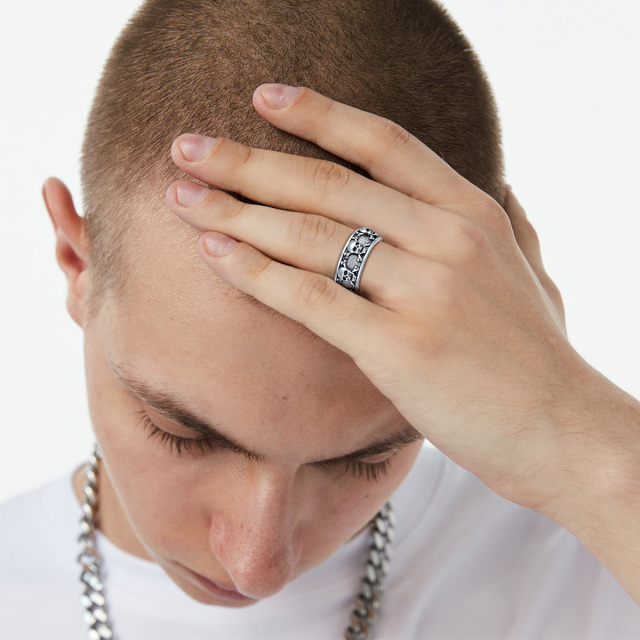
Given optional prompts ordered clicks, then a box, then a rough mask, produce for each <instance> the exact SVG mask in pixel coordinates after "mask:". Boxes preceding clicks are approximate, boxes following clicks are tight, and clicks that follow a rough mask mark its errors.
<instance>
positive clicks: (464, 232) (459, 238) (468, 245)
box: [453, 218, 489, 264]
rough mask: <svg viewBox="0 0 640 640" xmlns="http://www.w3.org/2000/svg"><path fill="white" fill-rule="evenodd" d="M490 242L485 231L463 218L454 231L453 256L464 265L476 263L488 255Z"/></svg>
mask: <svg viewBox="0 0 640 640" xmlns="http://www.w3.org/2000/svg"><path fill="white" fill-rule="evenodd" d="M488 249H489V242H488V238H487V235H486V233H485V231H483V229H481V228H480V227H479V226H477V225H476V224H474V223H473V222H471V221H469V220H467V219H466V218H461V219H460V220H459V221H458V222H457V223H456V225H455V229H454V231H453V255H454V257H455V259H456V261H457V262H459V263H462V264H468V263H474V262H477V261H478V260H480V259H481V258H482V257H483V256H485V255H486V254H487V251H488Z"/></svg>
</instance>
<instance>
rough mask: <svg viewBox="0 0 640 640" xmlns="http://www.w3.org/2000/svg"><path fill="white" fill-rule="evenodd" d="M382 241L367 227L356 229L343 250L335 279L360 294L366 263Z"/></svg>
mask: <svg viewBox="0 0 640 640" xmlns="http://www.w3.org/2000/svg"><path fill="white" fill-rule="evenodd" d="M382 240H383V239H382V237H380V236H379V235H378V234H377V233H376V232H375V231H372V230H371V229H367V228H366V227H362V229H356V230H355V231H354V232H353V233H352V234H351V235H350V236H349V239H348V240H347V242H346V243H345V245H344V248H343V249H342V253H341V254H340V259H339V260H338V266H337V267H336V273H335V275H334V276H333V279H334V280H335V281H336V282H337V283H338V284H341V285H342V286H343V287H345V288H346V289H349V290H350V291H353V292H354V293H358V291H359V290H360V278H361V276H362V270H363V269H364V263H365V262H366V261H367V258H368V257H369V254H370V253H371V249H373V247H375V246H376V245H377V244H378V242H382Z"/></svg>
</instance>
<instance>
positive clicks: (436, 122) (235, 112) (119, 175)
mask: <svg viewBox="0 0 640 640" xmlns="http://www.w3.org/2000/svg"><path fill="white" fill-rule="evenodd" d="M264 82H281V83H286V84H291V85H294V86H307V87H311V88H312V89H315V90H316V91H319V92H321V93H323V94H325V95H327V96H329V97H331V98H333V99H335V100H339V101H340V102H344V103H347V104H351V105H354V106H356V107H359V108H361V109H364V110H367V111H371V112H374V113H377V114H379V115H381V116H384V117H386V118H389V119H391V120H393V121H395V122H397V123H399V124H400V125H402V126H403V127H404V128H406V129H408V130H409V131H410V132H411V133H413V134H414V135H415V136H417V137H418V138H419V139H420V140H422V141H423V142H424V143H425V144H427V145H428V146H429V147H431V148H432V149H433V150H434V151H435V152H436V153H438V154H439V155H440V156H442V157H443V158H444V159H445V160H446V161H447V162H448V163H449V164H450V165H451V166H452V167H453V168H454V169H455V170H456V171H458V172H459V173H461V174H462V175H463V176H465V177H466V178H467V179H468V180H470V181H471V182H473V183H474V184H476V185H477V186H478V187H480V188H481V189H483V190H484V191H486V192H487V193H489V194H490V195H491V196H493V197H494V198H496V199H497V200H498V201H499V202H502V200H503V197H504V185H503V178H502V153H501V147H500V132H499V126H498V119H497V115H496V109H495V105H494V101H493V97H492V94H491V90H490V87H489V85H488V82H487V80H486V78H485V76H484V73H483V71H482V69H481V67H480V64H479V62H478V60H477V58H476V56H475V55H474V53H473V51H472V50H471V47H470V45H469V43H468V41H467V40H466V39H465V38H464V36H463V35H462V34H461V32H460V30H459V29H458V27H457V26H456V25H455V23H454V22H453V20H452V19H451V18H450V17H449V16H448V14H447V13H446V11H445V10H444V9H443V8H442V7H441V6H440V5H439V4H438V3H437V2H435V1H433V0H148V1H147V2H145V3H144V4H143V5H142V7H141V8H140V9H139V10H138V12H137V13H136V15H135V16H134V17H133V18H132V19H131V21H130V22H129V23H128V24H127V26H126V27H125V28H124V30H123V32H122V34H121V35H120V37H119V39H118V40H117V41H116V43H115V45H114V47H113V50H112V52H111V55H110V57H109V59H108V61H107V63H106V65H105V68H104V73H103V76H102V78H101V80H100V84H99V86H98V90H97V93H96V96H95V100H94V103H93V107H92V109H91V113H90V116H89V121H88V125H87V129H86V134H85V139H84V146H83V161H82V183H83V190H84V202H85V213H86V220H87V229H88V237H89V247H90V264H91V268H92V293H93V296H94V297H95V296H99V295H100V294H101V293H102V292H103V291H104V290H105V288H109V289H112V290H118V289H119V288H120V287H121V286H122V283H123V277H122V273H123V272H125V273H126V272H127V268H131V266H132V265H133V260H132V256H133V253H132V252H134V251H135V249H134V248H132V246H131V245H132V243H131V240H130V238H132V237H135V230H136V229H137V228H139V227H140V225H141V224H142V223H143V221H144V219H145V214H144V212H145V211H150V210H151V209H157V208H158V206H159V205H162V203H163V201H164V191H165V189H166V187H167V186H168V184H169V183H170V182H171V181H173V180H175V179H178V178H179V177H181V173H180V171H179V170H178V169H177V168H176V167H175V165H174V164H173V163H172V162H171V160H170V157H169V149H170V146H171V143H172V141H173V140H174V138H175V137H177V136H178V135H179V134H181V133H184V132H187V131H192V132H198V133H201V134H206V135H215V136H224V137H230V138H233V139H235V140H237V141H239V142H242V143H245V144H248V145H251V146H255V147H262V148H269V149H275V150H279V151H285V152H289V153H294V154H298V155H306V156H316V157H321V158H329V159H332V160H334V161H338V160H337V159H336V158H335V157H333V156H331V155H330V154H328V153H327V152H325V151H323V150H322V149H319V148H318V147H316V146H315V145H313V144H311V143H309V142H306V141H304V140H300V139H298V138H295V137H294V136H291V135H289V134H287V133H284V132H282V131H279V130H277V129H276V128H274V127H273V126H271V125H269V124H268V123H266V122H265V121H264V120H263V119H262V118H260V117H259V116H258V115H257V114H256V113H255V111H254V110H253V107H252V103H251V96H252V93H253V91H254V89H255V87H256V86H258V85H259V84H261V83H264ZM341 162H342V161H341ZM343 164H344V162H343ZM185 226H186V225H185ZM188 233H189V231H185V234H188Z"/></svg>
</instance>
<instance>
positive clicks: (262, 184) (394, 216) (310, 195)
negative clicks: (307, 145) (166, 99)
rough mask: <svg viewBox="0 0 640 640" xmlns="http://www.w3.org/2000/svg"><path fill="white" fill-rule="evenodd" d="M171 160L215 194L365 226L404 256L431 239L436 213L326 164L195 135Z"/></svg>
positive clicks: (177, 146) (184, 139)
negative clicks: (229, 193)
mask: <svg viewBox="0 0 640 640" xmlns="http://www.w3.org/2000/svg"><path fill="white" fill-rule="evenodd" d="M172 156H173V160H174V161H175V163H176V164H177V165H178V166H179V167H180V168H181V169H183V170H184V171H186V172H187V173H189V174H190V175H192V176H193V177H195V178H198V179H199V180H202V182H206V183H207V184H210V185H212V186H215V187H218V188H219V189H224V190H226V191H232V192H234V193H238V194H240V195H242V196H244V197H246V198H249V199H251V200H254V201H256V202H260V203H264V204H266V205H270V206H273V207H277V208H279V209H288V210H293V211H302V212H305V213H314V214H320V215H322V216H325V217H331V218H333V219H334V220H336V221H338V222H340V223H342V224H343V225H345V226H348V227H351V228H354V229H355V228H359V227H361V226H363V225H364V224H366V225H367V226H368V227H370V228H372V229H374V230H375V231H377V232H378V233H379V234H380V235H382V236H384V237H385V239H386V240H387V241H388V242H390V243H391V244H393V245H395V246H402V247H403V248H406V249H408V250H410V249H411V247H412V246H416V247H417V246H420V245H422V246H424V241H425V239H427V238H431V237H433V233H434V231H435V227H436V226H437V224H438V223H437V217H438V215H441V213H442V212H441V211H440V210H439V209H438V208H437V207H435V206H433V205H428V204H426V203H424V202H419V201H417V200H414V199H413V198H411V197H409V196H407V195H405V194H403V193H400V192H399V191H395V190H394V189H391V188H390V187H387V186H385V185H382V184H379V183H377V182H374V181H373V180H370V179H369V178H366V177H364V176H362V175H360V174H358V173H356V172H354V171H351V170H349V169H347V168H346V167H343V166H342V165H339V164H336V163H333V162H329V161H327V160H319V159H317V158H308V157H302V156H294V155H289V154H286V153H280V152H277V151H268V150H263V149H253V148H251V147H247V146H245V145H243V144H240V143H237V142H234V141H232V140H227V139H219V140H214V139H212V138H207V137H206V136H199V135H195V134H184V135H182V136H180V137H179V138H177V139H176V141H175V143H174V145H173V147H172ZM364 207H366V209H365V208H364ZM365 215H366V219H363V218H364V216H365Z"/></svg>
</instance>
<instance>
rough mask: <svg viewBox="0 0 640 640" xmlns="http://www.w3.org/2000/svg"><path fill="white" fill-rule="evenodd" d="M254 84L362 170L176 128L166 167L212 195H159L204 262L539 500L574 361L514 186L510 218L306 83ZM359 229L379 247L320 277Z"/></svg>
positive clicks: (426, 155) (558, 466) (274, 111)
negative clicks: (353, 280)
mask: <svg viewBox="0 0 640 640" xmlns="http://www.w3.org/2000/svg"><path fill="white" fill-rule="evenodd" d="M268 89H269V87H266V88H265V87H261V88H258V89H257V90H256V93H255V95H254V105H255V108H256V109H257V111H258V112H259V113H260V114H261V115H262V117H264V118H265V119H266V120H268V121H269V122H270V123H271V124H273V125H274V126H276V127H278V128H280V129H283V130H285V131H288V132H290V133H292V134H294V135H297V136H300V137H303V138H306V139H308V140H311V141H312V142H314V143H316V144H318V145H319V146H321V147H323V148H325V149H327V150H328V151H330V152H332V153H334V154H335V155H337V156H339V157H342V158H344V159H346V160H348V161H350V162H351V163H353V164H355V165H357V166H360V167H362V168H363V169H365V170H366V171H367V172H368V173H369V175H370V176H371V178H372V179H368V178H365V177H363V176H361V175H359V174H357V173H355V172H353V171H350V170H348V169H346V168H344V167H341V166H339V165H336V164H333V163H329V162H326V161H320V160H317V159H311V158H303V157H298V156H290V155H286V154H281V153H277V152H273V151H264V150H257V149H251V148H248V147H246V146H243V145H240V144H237V143H235V142H232V141H230V140H224V139H221V140H217V141H213V140H212V139H210V138H202V137H200V136H193V135H185V136H181V137H180V138H178V139H177V140H176V142H175V143H174V146H173V150H172V154H173V159H174V161H175V162H176V163H177V164H178V165H179V166H180V167H181V168H182V169H184V171H186V172H187V173H189V174H190V175H192V176H193V177H194V178H197V179H199V180H201V181H203V182H205V183H207V184H209V185H213V186H215V187H218V188H219V189H220V190H218V189H215V190H210V189H206V188H204V187H201V186H199V185H197V184H195V183H189V182H184V181H180V182H176V183H174V184H173V185H171V187H170V188H169V190H168V192H167V202H168V204H169V207H170V208H171V210H172V211H173V212H174V213H176V214H177V215H178V216H179V217H180V218H182V219H183V220H184V221H186V222H187V223H189V224H190V225H192V226H193V227H195V228H196V229H199V230H201V231H203V232H204V233H203V235H202V236H201V238H200V241H199V245H198V247H199V252H200V256H201V257H202V259H203V260H204V261H205V262H206V263H207V264H208V265H209V266H210V268H211V269H212V270H213V271H215V272H216V273H217V274H218V275H219V276H221V277H222V278H223V279H224V280H226V281H227V282H229V283H231V284H232V285H234V286H235V287H237V288H238V289H240V290H242V291H244V292H246V293H247V294H249V295H251V296H253V297H255V298H256V299H258V300H259V301H260V302H262V303H264V304H266V305H268V306H270V307H272V308H273V309H275V310H277V311H279V312H280V313H282V314H284V315H287V316H289V317H291V318H293V319H294V320H297V321H298V322H300V323H302V324H303V325H305V326H306V327H308V328H309V329H310V330H311V331H313V332H315V333H316V334H317V335H318V336H320V337H321V338H323V339H324V340H326V341H327V342H329V343H331V344H333V345H335V346H336V347H338V348H339V349H341V350H343V351H344V352H346V353H347V354H349V355H350V356H351V357H352V358H353V360H354V361H355V363H356V364H357V366H358V367H359V368H360V369H361V370H362V371H363V372H364V373H365V375H367V376H368V378H369V379H370V380H371V382H372V383H373V384H374V385H375V386H376V387H377V388H378V389H379V390H380V391H381V392H382V393H383V394H385V395H386V396H387V397H388V398H389V399H390V400H391V401H392V402H393V403H394V405H395V406H396V407H397V409H398V410H399V411H400V412H401V413H402V414H403V415H404V416H405V418H406V419H407V420H408V421H409V422H410V423H411V424H412V425H413V426H414V427H415V428H416V429H418V430H419V431H420V432H421V433H422V434H423V435H424V436H425V437H426V438H427V439H428V440H430V441H431V442H432V443H433V444H434V445H435V446H437V447H438V448H439V449H440V450H441V451H443V452H444V453H445V454H446V455H448V456H449V457H450V458H451V459H453V460H454V461H455V462H457V463H458V464H460V465H461V466H463V467H465V468H466V469H468V470H469V471H471V472H472V473H474V474H476V475H477V476H478V477H479V478H480V479H481V480H483V481H484V482H485V483H486V484H487V485H488V486H489V487H491V488H492V489H493V490H494V491H496V492H497V493H499V494H501V495H503V496H504V497H506V498H508V499H510V500H513V501H515V502H518V503H520V504H523V505H526V506H530V507H533V508H537V509H538V510H544V509H547V508H551V507H550V506H549V505H550V503H551V502H553V501H557V500H562V499H563V495H562V493H563V491H564V488H565V487H566V486H567V476H568V475H570V473H571V470H570V469H569V470H568V469H567V464H565V462H566V460H565V458H564V454H565V452H564V448H563V443H564V442H565V441H566V438H564V437H563V436H565V435H566V434H568V433H569V429H570V428H571V426H570V425H566V424H565V421H564V418H565V416H564V413H563V411H564V407H565V405H566V403H567V398H572V397H574V396H575V394H576V393H577V388H578V386H579V382H580V379H581V378H582V377H583V376H584V375H585V370H586V363H584V361H582V359H581V358H580V357H579V356H578V355H577V354H576V352H575V351H574V350H573V349H572V347H571V346H570V344H569V342H568V340H567V338H566V334H565V329H564V315H563V310H562V302H561V299H560V297H559V294H558V291H557V289H556V287H555V285H553V283H552V282H551V280H550V279H549V277H548V276H547V275H546V273H545V271H544V268H543V266H542V261H541V258H540V250H539V244H538V241H537V237H536V235H535V231H534V230H533V227H532V226H531V225H530V223H529V222H528V221H527V220H526V217H525V215H524V212H523V210H522V208H521V207H520V205H519V204H518V203H517V201H516V200H515V197H514V196H513V195H512V194H510V193H509V194H508V197H507V201H506V207H507V212H508V213H509V214H510V215H511V217H512V220H511V221H510V219H509V216H508V215H507V213H506V212H505V211H504V210H503V209H502V208H501V207H500V206H499V205H498V203H496V202H495V201H494V200H493V199H492V198H490V197H489V196H488V195H486V194H485V193H484V192H482V191H480V190H479V189H477V188H476V187H475V186H473V185H472V184H471V183H469V182H468V181H466V180H465V179H464V178H462V177H461V176H460V175H458V174H457V173H456V172H455V171H453V170H452V169H451V168H450V167H449V166H448V165H447V164H446V163H445V162H444V161H443V160H441V159H440V158H439V157H438V156H436V155H435V154H434V153H433V152H432V151H431V150H430V149H428V148H427V147H426V146H424V145H423V144H422V143H421V142H419V141H418V140H417V139H415V138H414V137H412V136H411V135H410V134H409V133H407V132H406V131H404V130H403V129H401V128H400V127H399V126H397V125H395V124H393V123H391V122H389V121H387V120H384V119H382V118H379V117H377V116H375V115H372V114H369V113H365V112H362V111H359V110H357V109H354V108H352V107H348V106H345V105H342V104H339V103H336V102H333V101H331V100H329V99H328V98H326V97H323V96H321V95H319V94H317V93H315V92H313V91H311V90H309V89H301V90H300V91H299V92H298V93H295V92H294V91H284V92H283V91H282V88H280V87H275V89H273V91H274V93H272V95H271V96H269V95H268V93H267V91H268ZM291 93H292V94H294V95H293V100H292V102H291V103H290V104H285V100H284V96H285V95H287V94H291ZM274 104H275V105H276V107H275V108H274V107H273V106H271V105H274ZM222 189H224V190H227V191H231V192H234V193H239V194H241V195H242V196H245V197H246V198H248V199H251V200H253V201H256V202H261V203H264V206H263V205H257V204H245V203H242V202H240V201H239V200H237V199H236V198H234V197H232V196H231V195H228V194H227V193H225V191H222ZM266 205H269V206H266ZM512 223H513V227H512ZM365 226H366V227H370V228H372V229H373V230H375V231H376V232H378V233H379V234H380V235H381V236H383V238H384V240H385V242H383V243H379V244H378V245H377V246H376V247H375V248H374V249H373V250H372V252H371V255H370V257H369V260H368V262H367V264H366V266H365V268H364V270H363V275H362V282H361V290H360V293H361V295H355V294H354V293H352V292H350V291H348V290H347V289H345V288H343V287H341V286H340V285H338V284H336V283H335V282H334V281H333V275H334V271H335V267H336V263H337V260H338V257H339V255H340V252H341V250H342V247H343V245H344V243H345V242H346V240H347V238H348V237H349V235H350V234H351V232H352V231H353V230H354V229H356V228H359V227H365ZM234 239H235V240H234Z"/></svg>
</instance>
